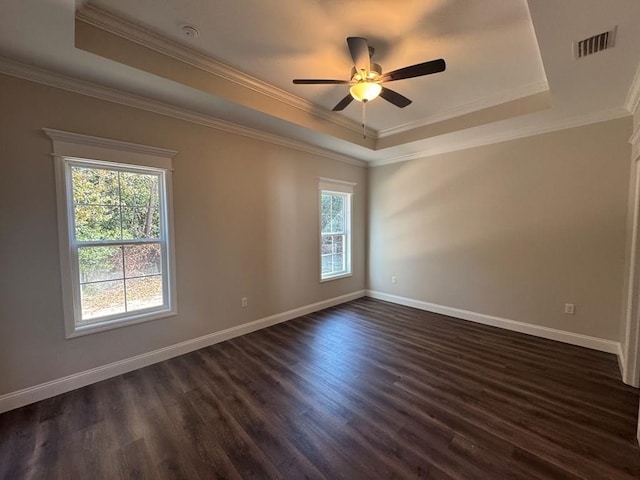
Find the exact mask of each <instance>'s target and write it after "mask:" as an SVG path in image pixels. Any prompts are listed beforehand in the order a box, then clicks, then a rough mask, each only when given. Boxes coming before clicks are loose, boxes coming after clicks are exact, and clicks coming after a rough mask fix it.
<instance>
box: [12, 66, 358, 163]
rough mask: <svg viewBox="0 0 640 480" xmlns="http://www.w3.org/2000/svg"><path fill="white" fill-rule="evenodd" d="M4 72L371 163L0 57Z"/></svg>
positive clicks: (325, 154)
mask: <svg viewBox="0 0 640 480" xmlns="http://www.w3.org/2000/svg"><path fill="white" fill-rule="evenodd" d="M0 73H3V74H6V75H10V76H12V77H17V78H22V79H24V80H29V81H32V82H36V83H40V84H43V85H48V86H51V87H55V88H60V89H62V90H66V91H69V92H73V93H79V94H81V95H87V96H90V97H94V98H98V99H100V100H106V101H108V102H112V103H118V104H120V105H126V106H128V107H133V108H138V109H140V110H145V111H148V112H152V113H157V114H160V115H164V116H168V117H172V118H177V119H179V120H184V121H187V122H190V123H195V124H198V125H203V126H205V127H209V128H214V129H216V130H222V131H225V132H228V133H233V134H236V135H242V136H244V137H249V138H254V139H256V140H261V141H264V142H268V143H272V144H274V145H280V146H283V147H287V148H291V149H294V150H298V151H302V152H306V153H311V154H313V155H318V156H321V157H324V158H329V159H331V160H336V161H339V162H343V163H348V164H350V165H355V166H358V167H364V166H366V165H367V162H365V161H363V160H358V159H355V158H352V157H348V156H346V155H342V154H339V153H336V152H333V151H331V150H326V149H324V148H320V147H316V146H314V145H309V144H307V143H303V142H300V141H297V140H291V139H289V138H284V137H281V136H278V135H274V134H271V133H265V132H262V131H260V130H256V129H253V128H249V127H245V126H242V125H238V124H235V123H231V122H228V121H225V120H221V119H219V118H215V117H211V116H208V115H204V114H202V113H195V112H192V111H189V110H186V109H183V108H179V107H175V106H173V105H168V104H165V103H162V102H159V101H156V100H151V99H148V98H144V97H139V96H137V95H133V94H130V93H126V92H122V91H120V90H115V89H113V88H109V87H104V86H101V85H97V84H94V83H89V82H86V81H84V80H79V79H76V78H71V77H67V76H65V75H60V74H58V73H53V72H49V71H48V70H43V69H40V68H36V67H32V66H30V65H25V64H22V63H18V62H14V61H13V60H9V59H6V58H2V57H0Z"/></svg>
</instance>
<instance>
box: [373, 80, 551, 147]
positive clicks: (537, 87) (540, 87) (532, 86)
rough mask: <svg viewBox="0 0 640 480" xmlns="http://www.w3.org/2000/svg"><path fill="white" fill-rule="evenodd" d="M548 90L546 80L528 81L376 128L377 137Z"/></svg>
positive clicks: (394, 133)
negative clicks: (454, 105)
mask: <svg viewBox="0 0 640 480" xmlns="http://www.w3.org/2000/svg"><path fill="white" fill-rule="evenodd" d="M548 90H549V84H548V83H547V82H546V81H542V82H535V83H529V84H527V85H522V86H519V87H517V88H514V89H511V90H506V91H503V92H498V93H496V94H494V95H487V96H485V97H482V98H478V99H477V100H473V101H472V102H468V103H465V104H462V105H458V106H456V107H453V108H450V109H448V110H445V111H443V112H440V113H438V114H436V115H432V116H430V117H427V118H424V119H420V120H417V121H415V122H409V123H405V124H403V125H398V126H395V127H391V128H386V129H383V130H378V138H384V137H389V136H391V135H396V134H398V133H402V132H406V131H408V130H413V129H415V128H420V127H424V126H425V125H430V124H432V123H437V122H443V121H445V120H450V119H452V118H455V117H459V116H461V115H466V114H468V113H473V112H477V111H478V110H483V109H485V108H489V107H494V106H496V105H501V104H503V103H507V102H511V101H514V100H518V99H520V98H523V97H528V96H530V95H535V94H537V93H541V92H546V91H548Z"/></svg>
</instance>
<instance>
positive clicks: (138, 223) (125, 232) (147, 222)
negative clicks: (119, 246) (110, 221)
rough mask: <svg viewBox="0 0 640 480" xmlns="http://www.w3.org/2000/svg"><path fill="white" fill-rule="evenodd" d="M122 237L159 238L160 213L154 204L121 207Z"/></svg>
mask: <svg viewBox="0 0 640 480" xmlns="http://www.w3.org/2000/svg"><path fill="white" fill-rule="evenodd" d="M122 238H124V239H134V240H135V239H141V238H160V215H159V213H158V209H157V208H156V207H154V206H148V207H122Z"/></svg>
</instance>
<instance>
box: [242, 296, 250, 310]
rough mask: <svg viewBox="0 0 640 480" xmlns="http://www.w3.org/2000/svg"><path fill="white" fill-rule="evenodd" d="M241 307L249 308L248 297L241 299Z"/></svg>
mask: <svg viewBox="0 0 640 480" xmlns="http://www.w3.org/2000/svg"><path fill="white" fill-rule="evenodd" d="M240 306H241V307H242V308H245V307H248V306H249V299H248V298H247V297H242V298H241V299H240Z"/></svg>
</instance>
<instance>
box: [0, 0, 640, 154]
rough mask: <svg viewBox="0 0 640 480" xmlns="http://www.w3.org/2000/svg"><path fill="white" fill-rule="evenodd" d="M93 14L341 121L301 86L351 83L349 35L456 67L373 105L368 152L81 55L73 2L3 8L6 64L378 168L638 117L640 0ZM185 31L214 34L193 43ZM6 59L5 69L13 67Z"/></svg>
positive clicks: (229, 5)
mask: <svg viewBox="0 0 640 480" xmlns="http://www.w3.org/2000/svg"><path fill="white" fill-rule="evenodd" d="M84 3H87V2H84ZM88 5H89V6H91V7H96V8H98V9H100V10H102V11H107V12H111V13H113V14H115V15H116V16H117V17H116V19H122V20H123V21H124V23H128V24H129V26H131V24H132V25H133V26H134V27H140V28H141V30H142V31H150V32H153V33H155V34H159V35H160V36H161V37H164V38H167V39H170V40H173V41H174V42H178V43H179V44H181V45H182V46H183V47H185V51H189V50H195V51H197V52H199V53H200V54H202V55H201V56H204V57H209V58H211V59H212V60H217V61H219V62H222V63H223V64H225V65H228V66H230V67H233V68H234V69H236V70H238V71H239V72H241V74H246V75H247V76H248V78H249V80H251V77H254V78H255V79H258V80H259V81H261V82H264V84H267V85H268V86H272V87H275V88H274V91H280V92H281V95H280V94H279V95H280V98H286V97H290V98H291V99H293V100H296V101H304V102H306V103H308V104H312V105H315V106H316V107H314V108H317V109H318V110H319V111H321V113H322V116H323V118H326V119H329V120H328V121H330V122H333V123H335V124H336V125H347V126H348V125H349V124H353V125H356V122H360V119H361V104H359V103H357V102H353V103H352V104H351V105H350V106H349V107H347V109H345V110H344V111H343V112H341V113H331V112H329V110H330V109H331V108H332V107H333V106H334V105H335V103H337V102H338V101H339V100H340V99H341V98H342V97H343V96H344V95H346V93H347V87H346V86H344V85H317V86H316V85H313V86H311V85H293V84H292V83H291V80H292V79H293V78H337V79H347V78H348V76H349V71H350V68H351V59H350V57H349V53H348V50H347V46H346V41H345V39H346V37H347V36H363V37H366V38H367V39H368V40H369V43H370V45H372V46H374V47H375V48H376V54H375V56H374V61H376V62H377V63H380V64H381V65H382V67H383V70H385V71H389V70H394V69H396V68H400V67H403V66H406V65H411V64H415V63H420V62H423V61H426V60H431V59H435V58H441V57H442V58H444V59H445V60H446V61H447V70H446V71H445V72H444V73H440V74H435V75H430V76H426V77H420V78H414V79H408V80H402V81H398V82H394V83H392V84H387V86H388V87H390V88H392V89H394V90H396V91H398V92H399V93H401V94H403V95H405V96H407V97H409V98H411V99H412V100H413V103H412V104H411V105H410V106H409V107H407V108H405V109H399V108H397V107H395V106H393V105H391V104H389V103H387V102H385V101H384V100H383V99H376V100H374V101H372V102H371V103H370V104H369V105H368V106H367V124H368V126H369V127H371V128H372V129H373V130H374V132H373V133H372V135H373V137H374V139H373V140H371V141H369V142H368V143H367V142H362V141H354V140H351V139H350V138H349V137H348V136H346V135H344V136H343V135H336V134H335V133H332V131H330V130H328V129H322V128H312V127H310V126H309V124H305V123H304V122H299V121H297V120H296V119H295V118H294V117H293V116H291V117H287V116H286V115H284V114H283V115H277V114H273V113H272V112H270V111H268V110H264V109H263V110H260V109H254V108H252V107H251V105H243V104H242V102H238V101H236V100H235V99H234V98H232V97H231V96H226V95H225V94H224V92H211V91H204V90H202V89H199V88H195V87H194V86H193V85H189V84H181V83H179V82H176V81H175V80H174V81H172V80H170V79H167V78H163V76H161V75H158V74H153V73H150V72H148V71H144V70H142V69H140V68H133V67H132V66H128V65H123V64H122V63H116V62H114V61H113V60H109V59H106V58H102V57H100V56H97V55H93V54H90V53H88V52H86V51H83V50H80V49H77V48H75V47H74V42H75V37H74V18H75V10H76V4H75V2H74V0H3V1H2V2H0V55H1V56H3V57H5V58H6V59H10V60H15V61H18V62H22V63H26V64H29V65H33V66H36V67H40V68H45V69H47V70H49V71H53V72H57V73H61V74H64V75H67V76H70V77H73V78H78V79H82V80H87V81H91V82H95V83H99V84H101V85H104V86H107V87H112V88H116V89H118V90H122V91H126V92H131V93H133V94H136V95H141V96H144V97H147V98H151V99H159V100H160V99H161V100H162V101H163V102H166V103H169V104H172V105H176V106H180V107H182V108H185V109H188V110H192V111H195V112H198V113H200V114H204V115H207V116H211V117H215V118H221V119H225V120H229V121H231V122H235V123H238V124H242V125H247V126H249V127H251V128H257V129H259V130H263V131H265V132H270V133H274V134H277V135H281V136H284V137H287V138H291V139H294V140H301V141H304V142H307V143H309V144H312V145H317V146H321V147H323V148H327V149H329V150H332V151H335V152H339V153H343V154H346V155H349V156H352V157H355V158H359V159H362V160H369V161H374V162H376V163H385V162H388V161H394V160H398V159H408V158H413V157H417V156H422V155H425V154H432V153H438V152H441V151H447V150H452V149H457V148H463V147H465V146H471V145H474V144H482V143H488V142H490V141H495V140H497V139H501V138H515V137H517V136H523V135H527V134H532V133H536V132H540V131H548V130H552V129H554V128H561V127H564V126H572V125H578V124H581V123H588V122H590V121H597V120H601V119H607V118H615V117H619V116H622V115H625V114H627V111H626V110H625V101H626V98H627V94H628V91H629V88H630V86H631V83H632V81H633V78H634V74H635V72H636V68H637V65H638V59H639V58H640V29H638V28H637V25H638V21H639V20H640V2H638V1H637V0H610V1H607V2H603V1H601V0H555V1H553V2H551V1H548V0H529V1H528V2H527V1H525V0H510V1H504V0H485V1H479V0H432V1H425V0H405V1H403V2H397V1H393V0H261V1H259V2H256V1H255V0H217V1H208V2H205V1H202V0H164V1H162V2H158V1H157V0H136V1H135V2H131V1H130V0H89V1H88ZM185 24H189V25H193V26H196V27H197V28H198V29H199V30H200V33H201V35H200V36H199V37H198V38H196V39H187V38H185V37H183V36H182V33H181V27H182V26H183V25H185ZM613 26H617V27H618V30H617V38H616V45H615V48H613V49H612V50H608V51H605V52H601V53H598V54H596V55H594V56H592V57H588V58H584V59H581V60H578V61H576V60H574V59H573V52H572V42H573V41H574V40H580V39H582V38H585V37H588V36H590V35H593V34H596V33H600V32H602V31H605V30H607V29H609V28H611V27H613ZM179 46H180V45H179ZM3 63H4V64H5V67H4V68H3V67H2V65H0V72H1V71H7V68H8V67H6V63H7V62H6V61H5V62H3ZM547 89H548V90H549V93H550V95H551V98H552V102H553V107H552V108H549V109H546V110H544V111H538V112H535V113H529V112H527V111H525V110H522V111H520V112H517V113H518V114H517V115H515V116H513V118H508V119H503V120H500V121H493V122H490V123H485V124H480V123H478V124H477V126H473V125H471V126H470V125H466V126H465V127H464V128H461V129H460V130H459V131H454V130H451V129H450V130H448V131H441V132H440V133H438V134H433V133H431V134H426V133H424V134H423V133H421V134H419V135H418V134H416V135H413V137H411V138H409V137H407V138H406V140H402V141H398V142H390V143H389V145H391V146H390V147H389V148H384V149H380V148H381V147H378V149H376V146H375V137H380V138H385V137H388V136H390V135H393V134H396V133H398V132H403V131H407V130H412V129H415V130H412V131H416V132H418V130H420V129H418V128H417V127H421V126H424V125H433V124H436V123H437V122H441V121H443V120H445V119H452V118H453V119H455V118H462V117H461V116H462V115H465V114H468V113H470V112H473V111H477V110H482V109H484V108H487V107H490V106H492V105H497V104H500V103H504V102H508V101H512V100H516V99H518V98H521V97H522V98H523V97H527V96H528V95H532V94H535V93H537V92H541V91H546V90H547ZM300 99H302V100H300ZM461 125H462V124H461ZM398 138H399V137H398ZM403 138H404V137H403ZM372 142H373V143H372Z"/></svg>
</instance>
